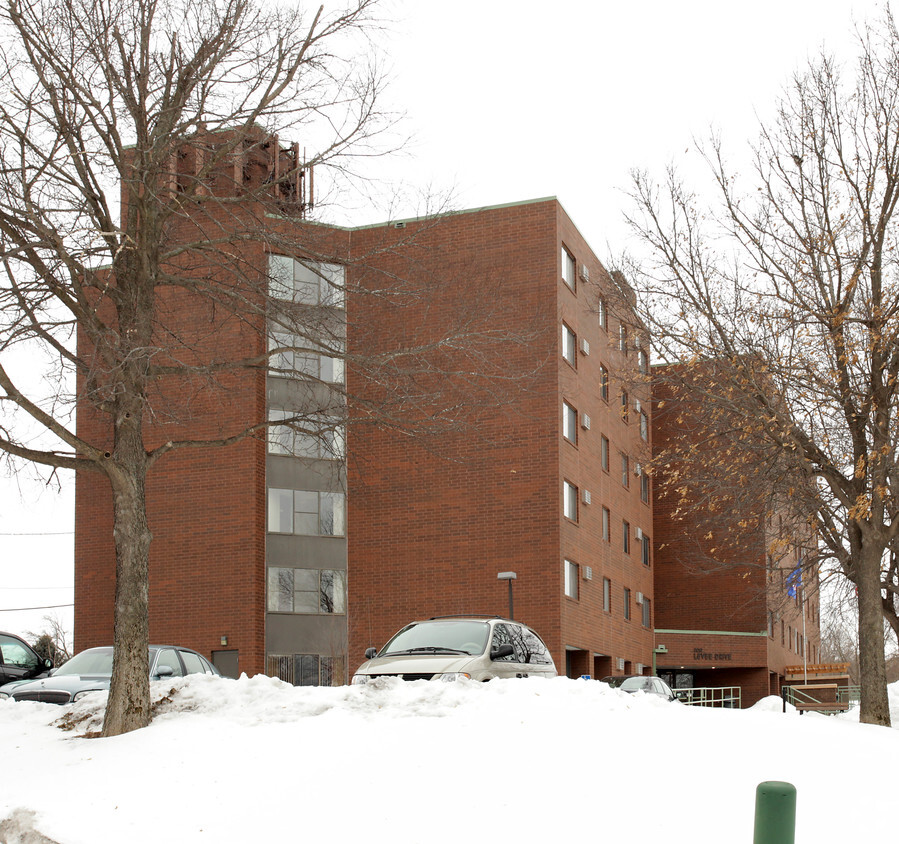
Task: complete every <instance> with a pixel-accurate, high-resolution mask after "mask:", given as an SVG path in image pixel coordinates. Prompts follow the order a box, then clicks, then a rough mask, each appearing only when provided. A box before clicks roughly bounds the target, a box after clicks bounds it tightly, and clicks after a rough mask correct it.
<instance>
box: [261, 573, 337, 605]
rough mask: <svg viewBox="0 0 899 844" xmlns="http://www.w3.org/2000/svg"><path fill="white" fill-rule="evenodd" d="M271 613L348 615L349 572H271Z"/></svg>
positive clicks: (269, 595) (269, 581) (269, 603)
mask: <svg viewBox="0 0 899 844" xmlns="http://www.w3.org/2000/svg"><path fill="white" fill-rule="evenodd" d="M267 606H268V611H269V612H289V613H310V614H323V613H325V614H332V613H337V614H343V613H345V612H346V572H344V571H342V570H338V569H293V568H275V567H272V568H269V569H268V605H267Z"/></svg>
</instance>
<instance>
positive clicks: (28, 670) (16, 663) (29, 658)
mask: <svg viewBox="0 0 899 844" xmlns="http://www.w3.org/2000/svg"><path fill="white" fill-rule="evenodd" d="M52 667H53V663H52V662H51V661H50V660H49V659H43V658H41V657H40V656H38V654H36V653H35V651H34V648H32V647H31V645H29V644H28V643H27V642H26V641H25V640H24V639H20V638H19V637H18V636H14V635H13V634H12V633H0V686H2V685H3V684H4V683H12V682H14V681H16V680H31V679H33V678H35V677H45V676H46V675H47V673H48V672H49V671H50V669H51V668H52Z"/></svg>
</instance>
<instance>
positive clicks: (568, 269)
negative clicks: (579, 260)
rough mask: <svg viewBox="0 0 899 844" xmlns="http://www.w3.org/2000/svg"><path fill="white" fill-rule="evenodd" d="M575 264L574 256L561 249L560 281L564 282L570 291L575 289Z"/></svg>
mask: <svg viewBox="0 0 899 844" xmlns="http://www.w3.org/2000/svg"><path fill="white" fill-rule="evenodd" d="M575 270H576V264H575V262H574V256H573V255H572V254H571V253H570V252H569V251H568V250H567V249H566V248H565V247H564V246H563V247H562V281H564V282H565V284H567V285H568V286H569V287H570V288H571V289H572V290H574V289H575V286H576V285H577V281H576V279H575V275H576V273H575Z"/></svg>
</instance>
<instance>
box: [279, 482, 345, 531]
mask: <svg viewBox="0 0 899 844" xmlns="http://www.w3.org/2000/svg"><path fill="white" fill-rule="evenodd" d="M268 531H269V533H293V534H299V535H303V536H346V496H345V495H344V494H343V493H339V492H316V491H314V490H301V489H269V491H268Z"/></svg>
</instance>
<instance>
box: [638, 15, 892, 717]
mask: <svg viewBox="0 0 899 844" xmlns="http://www.w3.org/2000/svg"><path fill="white" fill-rule="evenodd" d="M701 152H702V154H703V156H704V158H705V160H706V162H707V163H708V165H709V169H710V171H711V174H712V176H713V177H714V183H715V190H716V191H717V196H718V200H719V201H718V202H717V203H715V202H714V201H713V202H711V203H709V202H706V201H705V200H704V199H703V197H702V196H700V194H699V193H697V192H694V191H692V190H690V189H689V188H688V187H687V186H686V185H685V184H684V182H683V180H682V179H681V178H680V177H679V176H678V174H677V173H676V172H675V171H674V170H673V169H671V170H670V171H669V173H668V174H667V177H666V178H665V179H664V180H663V181H662V182H660V183H659V182H657V181H654V180H653V179H651V178H650V177H649V176H648V175H646V174H645V173H637V174H635V176H634V182H633V197H634V200H635V209H636V210H635V211H634V212H633V213H632V214H631V215H630V222H631V224H632V226H633V228H634V229H635V231H636V232H637V233H638V234H639V235H640V237H641V238H642V241H643V243H644V244H645V245H646V246H647V247H648V251H647V256H648V257H647V258H646V260H644V261H641V263H640V265H639V266H634V267H632V268H631V270H630V272H631V274H632V281H633V284H634V287H635V288H637V290H638V291H639V293H640V296H641V298H642V302H643V306H644V309H645V311H646V313H647V314H648V315H649V316H648V317H647V319H648V321H649V322H650V324H651V327H652V333H653V338H654V342H655V343H656V344H657V347H658V352H659V357H660V358H661V359H662V360H665V361H668V362H677V363H678V365H677V366H673V367H669V368H667V369H666V370H665V371H664V373H660V374H659V377H660V378H662V379H663V380H664V381H666V382H667V387H666V388H667V389H669V391H673V393H674V394H675V395H680V396H681V397H685V398H686V397H689V400H690V401H691V402H693V403H695V405H697V406H701V407H702V409H703V422H702V427H703V430H704V431H705V432H706V435H707V437H708V438H709V444H710V445H712V446H713V447H711V448H709V449H705V448H702V447H701V444H700V447H696V446H695V445H694V446H693V447H691V446H690V445H689V443H688V439H689V438H684V439H683V441H682V442H681V443H680V445H677V444H675V445H673V446H672V448H671V450H669V452H668V453H667V454H662V455H659V456H658V457H657V466H656V468H657V470H658V472H659V476H660V479H661V480H662V481H663V482H664V480H665V478H664V475H665V467H666V466H676V467H679V470H682V471H683V472H684V474H687V473H689V475H690V478H689V483H690V485H691V490H692V491H691V493H690V495H691V496H692V497H694V498H695V499H696V500H697V501H698V502H699V503H700V505H701V506H704V507H706V508H708V505H709V503H710V502H711V503H712V505H717V504H721V505H725V504H726V505H727V506H728V507H730V506H733V505H734V504H735V503H740V502H742V503H745V504H746V505H747V507H748V508H749V509H752V508H756V512H757V513H759V517H760V518H761V519H762V520H764V519H770V518H773V517H774V516H775V514H776V513H778V512H783V509H782V508H784V507H785V506H787V507H789V509H790V512H791V513H792V514H793V516H792V518H795V519H796V520H797V524H799V525H804V526H806V529H807V530H810V531H813V532H814V534H815V535H816V536H817V543H816V544H815V547H814V552H813V553H809V552H808V551H807V552H806V553H805V556H804V557H803V561H804V565H805V566H806V567H807V568H808V569H809V571H810V572H812V574H813V575H817V570H818V567H819V566H824V567H825V569H827V567H832V568H833V569H834V570H835V571H836V572H838V573H839V575H840V576H842V577H844V578H845V579H846V580H848V581H849V582H850V583H851V584H852V587H853V588H852V596H853V599H855V595H856V594H857V603H858V607H857V610H858V636H859V664H860V676H861V683H862V699H861V718H862V720H863V721H865V722H867V723H874V724H884V725H888V724H889V723H890V713H889V706H888V701H887V691H886V673H885V663H884V638H883V620H884V618H886V619H887V620H888V621H889V622H890V624H891V625H893V627H894V629H896V617H897V610H899V589H897V586H899V582H897V576H896V567H895V566H896V564H895V559H896V557H895V551H896V549H897V547H899V498H897V494H899V489H897V483H899V455H897V446H899V442H897V439H899V266H897V260H896V256H897V251H896V250H897V246H899V242H897V236H899V228H897V219H896V216H895V214H896V203H897V200H899V33H897V30H896V26H895V24H894V21H893V19H892V17H891V16H890V15H886V16H885V18H884V19H883V20H882V21H879V22H878V24H877V25H871V26H868V27H865V28H864V29H862V30H861V31H860V33H859V53H858V57H857V61H855V62H854V63H850V64H846V65H845V66H841V65H840V64H839V63H838V62H837V60H836V59H834V58H833V57H830V56H826V55H825V56H822V57H820V58H819V59H817V60H815V61H813V62H811V63H810V64H809V66H808V67H807V68H806V69H805V70H804V71H802V72H800V73H797V74H796V75H795V77H794V78H793V80H792V82H791V84H790V85H789V86H788V87H787V88H786V89H785V92H784V94H783V96H782V98H781V100H780V101H779V103H778V105H777V110H776V113H775V116H774V117H773V119H772V120H771V121H770V122H769V123H766V124H763V125H762V126H761V130H760V135H759V138H758V141H757V142H756V143H755V144H754V145H753V146H752V148H751V162H752V163H751V167H750V168H749V170H750V172H749V173H746V174H741V173H737V172H734V171H733V170H732V169H731V167H730V166H729V165H728V163H727V160H726V158H725V153H724V147H723V144H722V142H721V141H720V139H717V138H713V139H712V140H711V142H710V143H709V145H708V146H707V147H705V148H704V149H702V150H701ZM710 454H712V455H717V459H715V460H711V461H710V459H709V455H710ZM741 478H742V481H741V480H740V479H741ZM669 480H671V478H670V477H669ZM678 485H680V486H681V487H683V488H684V489H686V484H685V483H683V476H681V478H674V479H673V481H672V484H671V488H672V489H674V490H675V491H676V489H677V487H678ZM718 509H719V510H720V509H721V508H718ZM776 545H777V543H776V542H775V541H772V547H771V548H770V551H771V553H772V554H774V555H775V556H776V555H777V554H778V553H780V552H781V551H782V550H783V549H779V548H778V547H776Z"/></svg>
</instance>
